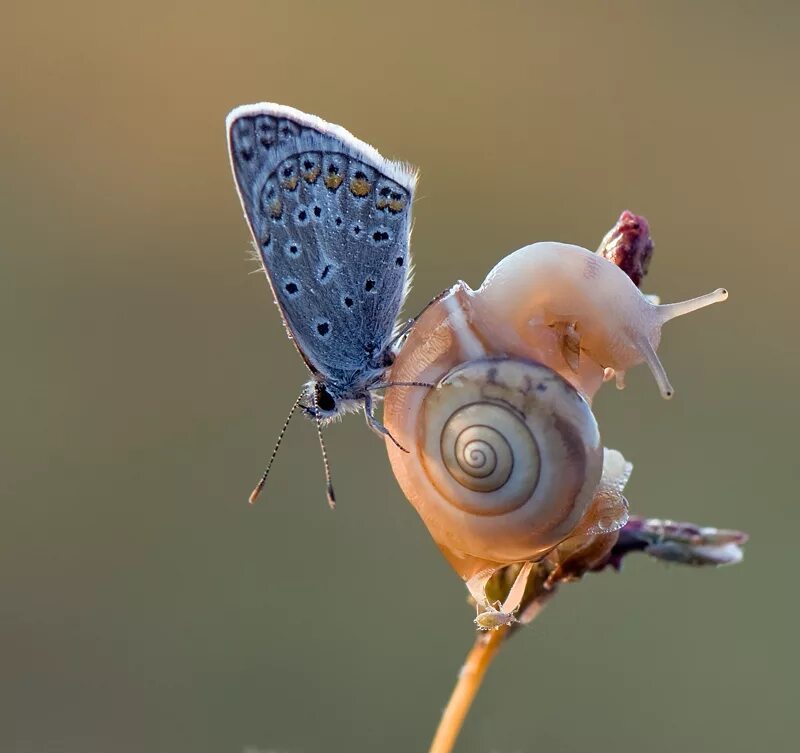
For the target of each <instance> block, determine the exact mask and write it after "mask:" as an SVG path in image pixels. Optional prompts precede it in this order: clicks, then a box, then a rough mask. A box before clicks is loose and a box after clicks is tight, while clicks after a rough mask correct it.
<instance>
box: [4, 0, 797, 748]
mask: <svg viewBox="0 0 800 753" xmlns="http://www.w3.org/2000/svg"><path fill="white" fill-rule="evenodd" d="M3 17H4V24H3V26H4V28H3V31H2V32H0V35H1V36H2V44H1V45H0V90H1V91H2V120H1V121H0V164H1V165H2V168H1V170H0V195H1V196H2V200H1V201H0V227H2V235H1V236H0V254H1V255H2V272H1V273H0V307H1V309H0V310H1V311H2V313H1V314H0V328H2V343H3V345H2V349H3V359H2V390H1V391H0V400H1V401H2V405H1V406H0V407H1V410H2V414H1V415H2V427H3V429H2V432H0V442H1V443H2V446H1V447H0V463H1V464H2V472H0V490H2V506H1V507H0V515H1V516H2V517H1V519H0V652H2V653H1V655H0V751H3V752H4V753H51V752H53V753H56V752H57V753H101V752H102V753H106V752H107V751H114V752H115V753H242V752H243V751H248V753H252V752H253V751H267V750H269V751H282V752H286V753H294V752H295V751H297V752H301V751H302V752H303V753H314V752H320V753H321V752H322V751H326V753H327V752H329V751H336V752H338V751H342V752H344V751H373V750H381V751H386V752H387V753H392V752H397V753H400V752H401V751H402V752H406V751H422V750H425V749H426V746H427V744H428V741H429V740H430V738H431V736H432V733H433V730H434V727H435V725H436V722H437V721H438V718H439V715H440V712H441V709H442V707H443V705H444V703H445V700H446V698H447V696H448V694H449V692H450V689H451V686H452V682H453V681H454V679H455V675H456V672H457V670H458V668H459V666H460V665H461V662H462V660H463V657H464V654H465V652H466V650H467V649H468V647H469V646H470V644H471V642H472V638H473V633H472V624H471V618H472V616H473V614H472V612H471V611H470V609H469V607H468V606H467V605H466V602H465V589H464V587H463V585H462V584H461V583H460V581H459V580H458V579H457V578H456V576H455V575H454V574H453V572H452V571H451V570H450V569H449V567H448V565H447V564H446V563H445V561H444V560H443V559H442V557H441V556H440V554H439V553H438V551H437V549H436V548H435V547H434V545H433V544H432V542H431V541H430V539H429V537H428V534H427V532H426V531H425V530H424V528H423V526H422V525H421V523H420V521H419V520H418V519H417V517H416V514H415V513H414V511H413V509H412V508H411V506H410V505H408V504H407V503H406V502H405V500H404V498H403V497H402V495H401V494H400V492H399V490H398V488H397V486H396V484H395V482H394V479H393V477H392V475H391V472H390V469H389V464H388V460H387V457H386V453H385V450H384V448H383V446H382V445H381V443H380V442H378V441H376V439H375V437H374V436H373V435H372V434H371V432H369V431H367V430H366V428H365V426H364V422H363V420H361V419H359V418H357V417H350V418H349V419H348V420H345V421H344V422H343V423H342V424H339V425H336V426H334V427H332V429H331V430H330V431H329V432H328V446H329V452H330V455H331V460H332V464H333V473H334V479H335V482H336V489H337V495H338V499H339V507H338V509H337V510H336V512H335V513H331V512H330V511H329V510H328V509H327V506H326V503H325V495H324V487H323V476H322V470H321V463H320V457H319V452H318V448H317V443H316V441H317V440H316V436H315V433H314V430H313V427H312V425H311V424H310V423H308V422H304V421H300V420H297V421H296V423H295V424H293V425H292V426H291V427H290V429H289V433H288V434H287V437H286V440H285V442H284V445H283V448H282V450H281V454H280V455H279V457H278V461H277V463H276V464H275V467H274V472H273V474H272V476H271V478H270V481H269V485H268V487H267V490H266V493H265V495H264V496H263V497H262V499H261V501H260V503H259V504H258V505H257V506H256V507H254V508H251V507H248V505H247V503H246V499H247V495H248V493H249V492H250V490H251V488H252V486H253V484H254V482H255V481H256V479H257V477H258V475H259V473H260V472H261V470H262V468H263V464H264V461H265V459H266V457H267V455H268V454H269V452H270V450H271V448H272V444H273V441H274V439H275V436H276V434H277V431H278V429H279V428H280V424H281V422H282V421H283V419H284V417H285V415H286V412H287V410H288V408H289V406H290V405H291V402H292V400H293V399H294V397H295V396H296V394H297V392H298V389H299V386H300V384H301V382H302V381H303V380H304V379H305V378H306V374H305V370H304V367H303V365H302V363H301V361H300V359H299V358H298V357H297V355H296V354H295V352H294V350H293V348H292V346H291V345H290V343H289V342H288V341H287V339H286V336H285V334H284V332H283V330H282V327H281V325H280V322H279V318H278V315H277V311H276V309H275V306H274V305H273V303H272V301H271V298H270V295H269V292H268V289H267V286H266V283H265V281H264V279H263V277H262V276H261V275H258V274H248V273H249V272H250V271H251V270H253V269H254V268H255V265H254V263H253V262H251V261H248V246H249V236H248V232H247V229H246V227H245V223H244V221H243V219H242V213H241V210H240V207H239V202H238V199H237V197H236V195H235V191H234V187H233V182H232V180H231V176H230V170H229V166H228V158H227V154H226V144H225V136H224V125H223V124H224V118H225V115H226V113H227V112H228V111H229V110H230V109H231V108H232V107H234V106H235V105H238V104H242V103H247V102H256V101H259V100H272V101H276V102H282V103H286V104H291V105H294V106H296V107H298V108H301V109H303V110H307V111H311V112H314V113H316V114H319V115H320V116H322V117H324V118H325V119H327V120H330V121H333V122H335V123H341V124H342V125H344V126H345V127H347V128H348V129H350V130H352V131H353V132H354V133H355V134H357V135H358V136H359V137H361V138H363V139H365V140H367V141H369V142H371V143H373V144H375V145H376V146H377V147H378V148H379V149H380V150H381V151H382V152H383V153H384V154H386V155H387V156H392V157H397V158H402V159H405V160H408V161H410V162H412V163H414V164H416V165H418V166H420V168H421V171H422V179H421V184H420V189H419V200H418V202H417V203H416V206H415V216H416V226H415V232H414V238H413V251H414V254H415V258H416V270H417V273H416V278H415V285H414V289H413V292H412V293H411V296H410V298H409V300H408V304H407V306H406V312H407V313H408V314H413V313H415V312H417V311H418V310H419V309H421V308H422V306H423V305H424V304H425V303H426V302H427V301H428V300H429V299H430V298H431V297H432V296H433V295H434V294H436V293H438V292H439V291H440V290H442V289H443V288H444V287H446V286H447V285H449V284H451V283H452V282H453V281H455V280H456V279H459V278H461V279H464V280H466V281H467V282H469V283H470V284H471V285H473V286H477V285H478V284H479V283H480V281H481V280H482V279H483V277H484V275H485V274H486V272H487V271H488V270H489V269H490V268H491V267H492V266H493V265H494V264H495V263H496V262H497V261H498V260H499V259H500V258H501V257H502V256H503V255H505V254H507V253H509V252H510V251H513V250H514V249H516V248H518V247H520V246H523V245H526V244H528V243H530V242H533V241H536V240H562V241H567V242H571V243H577V244H580V245H584V246H588V247H589V248H595V247H596V246H597V244H598V243H599V242H600V239H601V238H602V237H603V235H604V233H605V232H606V231H607V230H608V229H609V227H611V225H612V224H613V223H614V221H615V220H616V218H617V216H618V214H619V212H620V211H621V210H623V209H626V208H628V209H631V210H632V211H634V212H638V213H641V214H644V215H645V216H646V217H647V218H648V219H649V220H650V223H651V227H652V232H653V236H654V238H655V242H656V253H655V257H654V261H653V264H652V265H651V273H650V275H649V276H648V278H647V279H646V280H645V284H644V288H645V290H646V291H648V292H657V293H658V294H660V295H661V296H662V298H663V299H664V300H665V301H672V300H679V299H683V298H688V297H691V296H694V295H697V294H699V293H703V292H706V291H708V290H711V289H713V288H715V287H717V286H725V287H727V288H729V289H730V291H731V299H730V301H729V302H728V303H726V304H725V305H723V306H715V307H713V308H711V309H708V310H705V311H703V312H700V313H698V314H695V315H693V316H692V317H689V318H685V319H680V320H678V321H676V322H674V323H672V324H670V325H668V327H667V329H666V330H665V337H664V341H663V344H662V348H661V350H660V354H661V356H662V358H663V361H664V363H665V364H666V366H667V369H668V371H669V374H670V377H671V379H672V382H673V384H674V385H675V387H676V391H677V395H676V397H675V399H674V400H673V401H672V402H665V401H663V400H662V399H661V398H660V397H659V394H658V391H657V388H656V385H655V383H654V382H653V380H652V377H651V376H650V374H649V373H648V372H647V370H646V369H645V368H644V367H642V368H639V369H637V370H636V371H634V372H633V373H631V374H630V375H629V380H628V382H629V386H628V388H627V389H626V390H625V391H624V392H617V391H616V390H614V389H613V388H608V389H606V390H604V391H603V392H602V393H601V394H600V396H599V398H598V400H597V402H596V410H597V414H598V420H599V421H600V426H601V429H602V431H603V433H604V440H605V443H606V444H607V445H609V446H611V447H615V448H618V449H620V450H621V451H623V452H624V453H625V454H626V455H627V456H628V457H629V458H630V459H631V460H632V461H633V462H634V464H635V472H634V474H633V478H632V481H631V483H630V486H629V487H628V490H627V492H628V497H629V499H630V502H631V506H632V508H633V510H634V511H635V512H637V513H640V514H646V515H658V516H666V517H673V518H677V519H679V520H680V519H688V520H692V521H695V522H698V523H703V524H711V525H718V526H724V527H733V528H740V529H743V530H747V531H749V532H750V533H751V534H752V540H751V543H750V544H749V546H748V548H747V553H746V558H745V562H744V563H743V564H742V565H740V566H737V567H732V568H728V569H722V570H716V571H715V570H710V569H709V570H691V569H688V568H680V567H666V566H663V565H659V564H658V563H654V562H652V561H650V560H647V559H646V558H643V557H642V558H631V559H630V560H628V561H627V563H626V567H625V569H624V571H623V572H622V573H621V574H619V575H613V574H604V575H602V576H594V577H591V578H587V579H586V580H584V581H583V582H582V583H579V584H577V585H574V586H569V587H566V588H565V589H564V590H563V592H562V594H561V595H560V597H559V598H558V599H557V600H556V601H555V603H554V604H553V605H552V606H551V607H550V608H548V610H546V611H545V613H544V614H543V615H542V617H541V619H540V620H539V621H537V623H536V624H535V626H534V627H532V628H531V629H529V630H527V631H525V632H523V633H522V634H520V635H518V636H517V637H515V638H514V639H513V641H512V642H511V643H509V645H508V646H506V648H505V649H504V651H503V652H502V654H501V655H500V657H499V659H498V660H497V662H496V664H495V666H494V667H493V668H492V670H491V672H490V674H489V677H488V680H487V683H486V685H485V686H484V688H483V690H482V691H481V694H480V696H479V697H478V700H477V703H476V705H475V707H474V709H473V714H472V715H471V717H470V718H469V720H468V722H467V725H466V727H465V729H464V732H463V735H462V738H461V741H460V746H459V748H458V750H459V751H462V752H463V753H467V752H474V753H477V752H479V751H487V752H488V751H507V752H508V753H514V752H521V751H531V752H538V751H545V750H546V751H549V753H556V752H561V751H563V752H565V753H567V752H569V753H573V752H574V753H583V752H584V751H588V750H592V751H606V750H608V751H610V750H613V751H615V752H616V753H626V752H628V751H630V752H631V753H633V752H636V753H638V752H639V751H641V750H643V749H645V748H646V749H647V750H648V751H651V753H658V752H659V751H664V752H666V751H675V750H684V751H706V750H725V751H727V752H728V753H734V752H738V751H748V752H749V751H752V750H753V749H754V748H755V747H759V748H761V749H764V750H769V751H771V752H775V753H777V752H778V751H789V750H796V747H795V746H796V740H795V741H794V742H793V739H794V736H795V733H794V730H795V728H796V716H797V710H796V705H797V703H796V700H797V693H796V683H797V674H798V669H800V667H798V663H799V662H798V651H797V637H796V636H797V620H798V611H799V610H798V599H797V580H796V576H795V573H796V570H797V564H796V560H795V559H794V556H793V552H794V551H795V550H796V542H797V537H798V535H800V533H798V523H800V515H798V501H797V500H798V495H797V484H798V480H799V479H798V475H799V474H798V461H797V449H796V447H797V426H798V418H799V416H798V406H797V394H796V391H797V387H796V385H797V373H798V367H800V357H798V353H797V327H798V324H800V317H798V314H797V310H798V309H797V307H798V302H797V301H798V299H797V292H796V288H797V275H798V273H800V264H798V248H797V237H796V236H797V233H796V224H797V196H798V194H797V178H798V168H800V151H799V149H798V139H797V134H798V130H799V129H800V100H798V97H797V80H798V73H800V68H799V67H798V66H799V64H800V51H799V50H800V48H799V46H798V44H799V43H800V36H799V35H800V9H799V8H798V5H797V4H796V3H792V2H788V1H787V2H780V1H776V2H755V1H754V2H744V3H729V2H713V1H711V0H707V1H706V2H703V3H695V2H671V3H657V2H649V3H640V2H614V3H595V2H578V3H569V4H567V3H561V4H559V3H548V2H526V3H521V2H509V3H497V4H490V3H477V2H435V3H432V2H422V3H416V2H407V3H404V4H403V5H402V6H398V5H396V4H394V5H393V4H385V3H374V2H370V3H366V2H365V3H335V4H334V3H322V2H301V1H300V0H291V2H263V1H262V2H255V1H250V2H239V3H210V2H157V3H156V2H150V1H149V0H143V1H140V2H136V3H126V4H122V3H107V2H96V3H93V2H86V1H85V0H75V1H74V2H71V3H57V2H41V3H29V2H26V3H22V2H16V1H15V0H11V1H10V2H9V0H6V2H5V3H4V9H3ZM793 228H795V229H794V230H793Z"/></svg>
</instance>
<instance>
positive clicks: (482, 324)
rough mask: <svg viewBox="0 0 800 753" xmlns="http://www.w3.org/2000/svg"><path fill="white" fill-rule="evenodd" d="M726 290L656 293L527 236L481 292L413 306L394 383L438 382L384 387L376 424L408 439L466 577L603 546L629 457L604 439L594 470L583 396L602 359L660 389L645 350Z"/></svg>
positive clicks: (594, 441) (411, 485)
mask: <svg viewBox="0 0 800 753" xmlns="http://www.w3.org/2000/svg"><path fill="white" fill-rule="evenodd" d="M726 297H727V293H726V292H725V291H724V290H722V289H720V290H717V291H715V292H714V293H710V294H708V295H706V296H702V297H701V298H697V299H694V300H692V301H686V302H683V303H678V304H670V305H667V306H659V305H657V304H655V303H654V302H653V301H652V299H650V298H648V297H647V296H644V295H643V294H642V293H640V291H639V289H638V288H637V287H636V285H634V284H633V282H632V281H631V280H630V278H629V277H628V276H627V275H626V274H625V273H624V272H623V271H622V270H621V269H619V268H618V267H617V266H616V265H615V264H613V263H612V262H610V261H608V260H606V259H604V258H602V257H600V256H597V255H595V254H593V253H592V252H590V251H587V250H586V249H582V248H579V247H577V246H568V245H565V244H560V243H537V244H534V245H532V246H527V247H526V248H523V249H521V250H519V251H517V252H515V253H514V254H511V255H510V256H508V257H506V258H505V259H503V260H502V261H501V262H500V263H499V264H498V265H497V266H496V267H495V268H494V269H493V270H492V271H491V272H490V273H489V275H488V276H487V278H486V280H485V281H484V283H483V284H482V285H481V287H480V288H479V289H478V290H476V291H473V290H471V289H470V288H469V287H468V286H467V285H466V284H465V283H463V282H459V283H457V284H456V285H454V286H453V287H452V288H451V289H450V290H448V291H446V292H445V293H443V294H442V295H441V296H439V297H438V298H437V299H435V300H434V301H432V302H431V304H430V305H429V306H428V307H427V308H426V309H425V310H424V311H423V312H422V314H420V316H419V317H418V318H417V320H416V322H415V324H414V328H413V329H412V331H411V333H410V335H409V336H408V339H407V340H406V342H405V344H404V345H403V347H402V348H401V350H400V352H399V354H398V355H397V359H396V361H395V363H394V365H393V367H392V371H391V375H390V381H391V382H396V383H403V382H406V383H408V382H421V383H428V384H434V385H436V386H435V388H433V389H430V388H426V387H420V386H403V385H398V386H395V387H393V388H392V389H390V390H388V392H387V395H386V403H385V409H384V416H383V419H384V424H385V426H386V428H387V429H388V430H389V432H391V434H392V436H393V437H394V438H395V439H396V440H397V442H398V443H399V444H400V445H402V446H403V447H404V448H407V449H408V450H409V452H403V451H402V450H401V449H399V448H398V447H396V446H395V445H394V444H393V443H392V442H387V449H388V452H389V457H390V460H391V463H392V468H393V470H394V473H395V476H396V477H397V479H398V482H399V483H400V486H401V487H402V489H403V492H404V493H405V494H406V496H407V497H408V499H409V501H410V502H411V503H412V504H413V505H414V507H415V508H416V510H417V512H418V513H419V515H420V516H421V517H422V519H423V521H424V522H425V524H426V526H427V527H428V530H429V531H430V533H431V535H432V536H433V538H434V540H435V541H436V542H437V544H438V545H439V547H440V548H441V550H442V552H443V553H444V554H445V556H446V557H447V558H448V560H449V561H450V563H451V564H452V565H453V567H454V568H455V570H456V571H457V572H458V573H459V575H461V577H462V578H464V579H465V580H467V581H468V585H469V584H470V582H471V581H472V582H474V581H475V579H476V578H479V577H485V573H491V572H492V571H493V569H496V568H497V567H499V566H503V565H507V564H511V563H515V562H530V561H535V560H538V559H541V558H543V557H545V556H547V555H548V554H549V553H550V552H551V551H553V550H554V549H555V548H556V547H558V546H559V545H560V544H562V542H563V543H564V546H565V549H564V556H563V557H562V558H561V559H558V562H559V564H563V565H564V566H565V567H566V566H567V565H568V564H569V558H573V560H574V557H577V556H578V555H579V554H580V553H581V552H589V551H592V550H593V549H595V548H598V547H602V546H606V547H607V546H610V545H611V544H613V541H614V539H615V537H616V534H615V531H616V530H617V529H618V528H619V527H620V526H622V525H624V522H625V520H626V519H627V503H626V502H625V499H624V497H623V496H622V493H621V492H622V488H623V487H624V483H625V481H626V480H627V476H628V475H629V474H630V466H629V465H628V464H626V463H625V461H624V459H623V458H622V457H621V456H620V455H619V453H612V452H606V454H605V461H606V462H605V467H604V453H603V447H602V445H601V443H600V435H599V431H598V428H597V423H596V421H595V418H594V416H593V414H592V411H591V408H590V402H591V399H592V397H593V396H594V394H595V392H596V391H597V390H598V389H599V387H600V386H601V385H602V384H603V381H604V380H605V379H607V377H608V374H609V373H610V371H611V370H613V371H614V372H615V373H616V374H617V376H618V380H621V378H622V376H623V375H624V372H625V371H626V370H627V369H629V368H630V367H632V366H634V365H636V364H637V363H642V362H647V363H648V365H649V366H650V368H651V370H652V371H653V374H654V375H655V377H656V380H657V382H658V384H659V387H660V388H661V392H662V394H663V395H664V396H665V397H669V396H671V394H672V387H671V386H670V384H669V381H668V380H667V377H666V373H665V372H664V369H663V367H662V366H661V363H660V361H659V360H658V357H657V356H656V348H657V347H658V344H659V340H660V336H661V327H662V325H663V324H664V323H665V322H666V321H668V320H669V319H671V318H673V317H675V316H678V315H680V314H683V313H688V312H689V311H693V310H695V309H697V308H701V307H702V306H706V305H709V304H710V303H714V302H716V301H719V300H724V299H725V298H726ZM601 477H602V480H601ZM593 537H600V539H599V540H597V541H596V540H595V539H594V538H593ZM471 590H472V588H471ZM478 590H479V589H478ZM473 593H475V591H473Z"/></svg>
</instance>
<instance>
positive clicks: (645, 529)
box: [595, 517, 748, 570]
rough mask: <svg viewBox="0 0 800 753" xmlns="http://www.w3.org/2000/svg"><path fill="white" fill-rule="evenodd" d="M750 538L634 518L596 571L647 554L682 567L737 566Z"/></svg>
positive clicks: (742, 535) (619, 566) (664, 521)
mask: <svg viewBox="0 0 800 753" xmlns="http://www.w3.org/2000/svg"><path fill="white" fill-rule="evenodd" d="M747 539H748V536H747V534H746V533H743V532H742V531H731V530H726V529H724V528H710V527H700V526H696V525H694V524H693V523H676V522H674V521H671V520H659V519H658V518H639V517H632V518H631V519H630V520H629V521H628V523H627V525H625V527H624V528H623V529H622V530H621V531H620V532H619V538H618V539H617V543H616V545H615V546H614V548H613V549H612V550H611V553H610V554H609V556H608V559H607V560H606V561H605V562H603V563H601V564H599V565H597V566H596V567H595V570H602V569H603V568H605V567H608V566H610V567H613V568H614V569H615V570H619V569H620V568H621V567H622V559H623V558H624V557H625V555H627V554H630V553H631V552H644V553H645V554H648V555H650V556H651V557H654V558H655V559H659V560H663V561H665V562H677V563H679V564H681V565H694V566H700V565H717V566H719V565H734V564H736V563H737V562H741V560H742V557H743V552H742V546H743V545H744V544H745V543H746V541H747Z"/></svg>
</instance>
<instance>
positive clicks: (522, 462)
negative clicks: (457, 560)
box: [404, 358, 603, 562]
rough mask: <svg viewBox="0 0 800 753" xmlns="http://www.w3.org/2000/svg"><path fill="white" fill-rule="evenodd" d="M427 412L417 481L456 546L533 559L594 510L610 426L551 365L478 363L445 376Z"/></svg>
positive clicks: (498, 557)
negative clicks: (605, 428) (600, 423)
mask: <svg viewBox="0 0 800 753" xmlns="http://www.w3.org/2000/svg"><path fill="white" fill-rule="evenodd" d="M422 410H423V412H422V415H421V417H420V421H419V424H418V427H417V436H416V443H417V444H416V446H417V447H418V448H419V452H418V453H417V454H416V459H417V461H418V462H412V463H411V464H410V465H411V466H412V467H413V470H412V471H411V472H412V473H414V475H416V478H415V479H413V480H412V479H411V478H410V477H408V478H407V481H408V482H409V483H410V484H413V487H414V489H416V488H418V486H417V484H424V488H425V493H424V497H425V500H424V502H423V505H424V506H425V507H426V508H427V506H429V505H433V504H435V505H436V508H437V516H436V519H435V524H436V526H439V527H441V533H442V537H443V539H442V540H443V541H444V542H445V544H446V545H447V546H448V548H449V549H451V550H453V551H462V552H465V553H468V554H470V555H473V556H478V557H480V558H482V559H487V560H491V561H503V560H508V561H512V562H514V561H522V560H526V559H531V558H534V557H536V556H538V555H540V554H541V553H543V552H545V551H548V550H549V549H551V548H552V547H553V546H555V545H556V544H557V543H558V542H559V541H561V540H562V539H563V538H565V537H566V536H567V535H568V534H569V533H570V532H571V531H572V529H573V528H574V527H575V525H576V524H577V522H578V521H579V520H580V519H581V517H582V516H583V514H584V513H585V512H586V509H587V508H588V506H589V503H590V502H591V501H592V497H593V494H594V490H595V487H596V486H597V483H598V481H599V480H600V475H601V472H602V465H603V461H602V458H603V450H602V446H601V445H600V433H599V431H598V429H597V423H596V422H595V419H594V416H593V415H592V411H591V409H590V408H589V404H588V403H587V402H586V400H584V399H583V398H582V397H581V396H580V395H579V394H578V392H577V391H576V390H575V388H574V387H572V386H571V385H570V384H569V383H568V382H566V381H565V380H564V379H562V378H561V377H560V376H558V375H557V374H556V373H555V372H553V371H552V370H551V369H548V368H546V367H544V366H542V365H541V364H538V363H534V362H531V361H523V360H518V359H511V358H504V359H499V360H492V359H487V360H477V361H469V362H467V363H465V364H461V365H459V366H458V367H456V368H455V369H453V370H452V371H450V372H449V373H448V374H446V375H445V376H444V378H443V379H442V380H441V381H440V382H439V386H438V387H437V389H435V390H431V391H430V393H429V396H428V399H427V400H425V401H424V404H423V407H422ZM407 467H408V466H407ZM404 488H406V487H405V486H404ZM409 488H410V487H409ZM434 495H435V496H436V498H437V499H436V500H435V502H434V500H433V499H432V497H433V496H434Z"/></svg>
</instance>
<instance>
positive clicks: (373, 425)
mask: <svg viewBox="0 0 800 753" xmlns="http://www.w3.org/2000/svg"><path fill="white" fill-rule="evenodd" d="M372 411H373V403H372V396H371V395H369V394H367V395H366V397H365V398H364V416H365V417H366V419H367V426H369V428H370V429H372V431H374V432H375V433H376V434H377V435H378V436H379V437H381V438H383V437H389V439H391V440H392V442H394V445H395V447H397V448H398V449H400V450H402V451H403V452H408V450H407V449H406V448H405V447H403V445H401V444H400V442H398V441H397V440H396V439H395V438H394V437H393V436H392V434H391V432H390V431H389V430H388V429H387V428H386V427H385V426H384V425H383V424H382V423H381V422H380V421H378V419H377V418H375V416H374V415H372Z"/></svg>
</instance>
